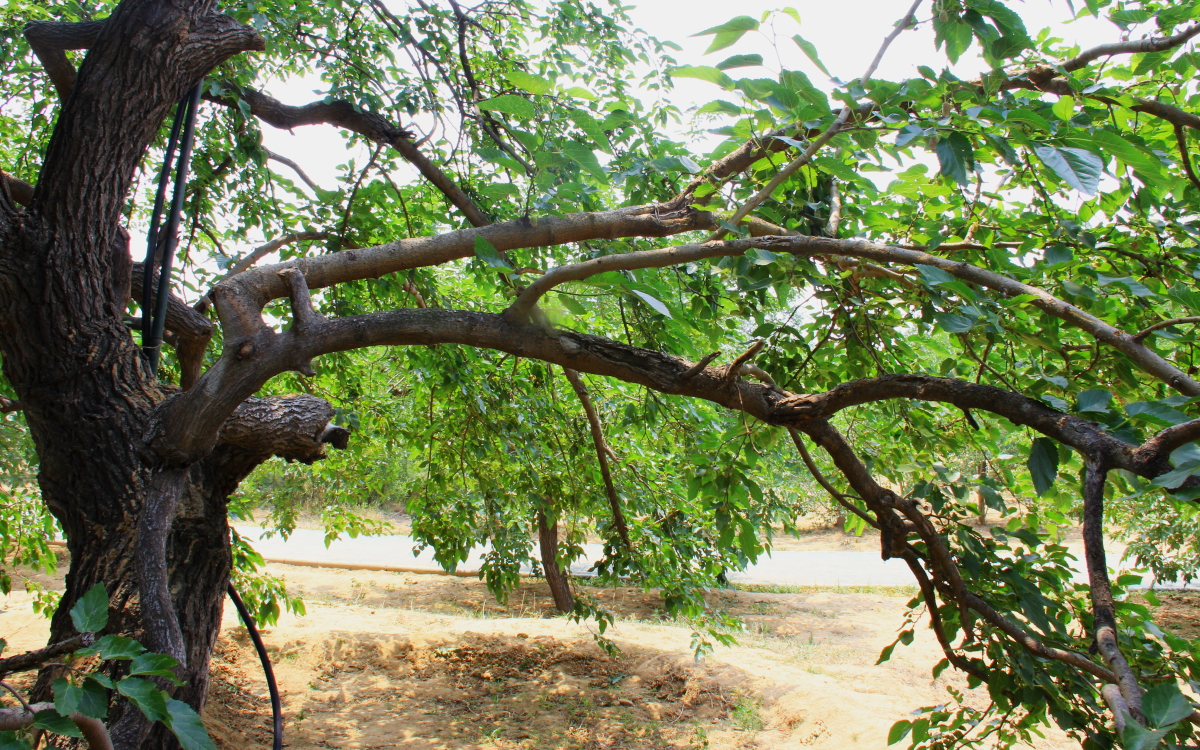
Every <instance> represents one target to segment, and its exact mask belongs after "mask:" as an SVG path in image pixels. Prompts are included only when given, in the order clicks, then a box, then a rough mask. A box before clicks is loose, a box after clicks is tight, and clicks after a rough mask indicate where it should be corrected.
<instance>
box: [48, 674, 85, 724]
mask: <svg viewBox="0 0 1200 750" xmlns="http://www.w3.org/2000/svg"><path fill="white" fill-rule="evenodd" d="M50 689H51V690H52V691H53V692H54V710H55V711H58V713H60V714H61V715H63V716H70V715H71V714H73V713H75V707H76V706H78V705H79V698H80V696H82V695H83V690H82V689H81V688H79V687H77V686H75V685H72V684H71V683H70V682H69V681H68V680H67V679H66V678H65V677H59V678H58V679H56V680H54V682H52V683H50Z"/></svg>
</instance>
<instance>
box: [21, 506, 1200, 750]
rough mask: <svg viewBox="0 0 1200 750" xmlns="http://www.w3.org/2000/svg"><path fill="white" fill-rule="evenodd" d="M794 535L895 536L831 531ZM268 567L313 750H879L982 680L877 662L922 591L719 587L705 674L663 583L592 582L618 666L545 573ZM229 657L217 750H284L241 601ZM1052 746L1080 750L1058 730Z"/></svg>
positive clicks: (218, 670) (287, 684)
mask: <svg viewBox="0 0 1200 750" xmlns="http://www.w3.org/2000/svg"><path fill="white" fill-rule="evenodd" d="M778 541H780V542H782V543H781V544H779V546H780V547H784V548H789V549H855V548H858V547H860V546H862V545H868V544H870V545H874V544H876V543H877V542H875V541H874V540H869V539H862V540H860V539H857V538H854V537H849V536H847V535H845V534H842V533H841V532H840V531H834V530H828V529H824V530H822V529H813V530H811V531H809V532H808V533H806V534H804V535H802V536H800V537H798V538H797V537H792V538H787V539H785V540H778ZM1066 541H1067V543H1068V544H1069V545H1070V544H1071V543H1072V542H1073V541H1075V540H1074V539H1072V538H1070V536H1068V539H1067V540H1066ZM64 569H65V565H64ZM268 572H270V573H272V574H274V575H278V576H281V577H283V578H284V579H286V581H287V583H288V586H289V588H290V589H291V590H293V591H295V592H297V593H300V594H302V595H303V596H304V598H305V601H306V604H307V608H308V614H307V615H306V616H304V617H296V616H293V615H288V614H285V615H284V616H283V617H281V618H280V621H279V624H278V625H277V626H275V627H271V628H267V629H266V630H264V631H263V637H264V640H265V641H266V643H267V647H268V650H269V651H270V653H271V656H272V659H273V661H274V662H275V668H276V672H277V674H278V677H279V682H280V685H281V688H282V692H283V702H284V712H285V715H286V717H287V724H286V745H285V746H286V747H288V748H293V749H295V750H315V749H316V748H364V749H365V748H414V749H429V750H432V749H433V748H439V749H443V748H444V749H446V750H465V749H467V748H513V749H515V748H522V749H528V750H533V749H534V748H537V749H538V750H541V749H542V748H546V749H547V750H550V749H559V748H561V749H563V750H566V749H567V748H572V749H578V750H585V749H586V750H601V749H609V748H611V749H614V750H615V749H617V748H622V749H623V748H839V749H840V748H850V749H852V748H872V749H875V748H884V747H886V743H887V740H886V736H887V732H888V730H889V728H890V727H891V725H892V724H893V723H894V722H895V721H897V720H898V719H901V718H904V717H905V716H907V715H908V714H909V713H910V712H911V711H913V710H914V709H916V708H919V707H920V706H926V705H934V704H938V703H943V702H945V701H946V699H947V696H946V691H945V687H946V686H947V685H948V684H954V685H956V686H958V687H963V684H964V683H963V681H962V680H960V679H959V678H958V677H957V676H956V675H955V674H954V673H953V671H952V670H947V672H945V673H944V674H943V675H942V677H941V678H940V679H938V680H933V679H931V677H930V669H931V667H932V666H933V665H934V664H935V663H936V662H937V661H938V660H939V659H940V658H941V653H940V651H939V650H938V648H937V645H936V642H935V641H934V639H933V637H932V634H931V633H930V632H929V631H928V630H927V629H925V628H918V636H917V638H916V640H915V641H914V643H913V644H912V645H911V646H908V647H900V648H898V649H897V650H896V652H895V654H894V655H893V657H892V659H891V661H889V662H887V663H885V664H882V665H876V664H875V661H876V659H877V657H878V654H879V652H880V650H881V649H882V648H883V647H884V646H885V645H887V644H888V643H890V642H891V641H892V640H893V639H894V638H895V635H896V632H897V631H898V630H899V629H900V626H901V623H902V620H903V616H904V612H905V604H906V602H907V601H908V599H909V598H910V597H911V596H912V595H913V594H914V593H915V589H913V590H898V589H883V588H858V589H855V588H845V589H838V590H830V589H826V590H819V589H804V590H797V592H795V593H765V592H761V591H724V592H717V593H714V594H713V595H712V597H711V599H710V605H712V606H714V607H719V608H722V609H725V610H727V611H729V612H730V613H732V614H735V615H737V616H738V617H739V618H741V619H742V620H743V621H744V622H746V624H747V627H748V632H747V633H745V634H743V635H742V636H740V638H739V644H738V645H736V646H734V647H731V648H726V647H717V649H716V653H715V654H714V655H713V656H712V657H709V658H707V659H704V660H702V661H701V662H700V663H697V662H696V661H695V660H694V659H693V657H692V653H693V651H692V644H691V639H692V631H691V630H690V628H688V627H686V625H684V624H681V623H678V622H674V621H670V620H668V619H667V618H665V616H664V614H663V612H662V610H661V606H660V604H661V602H660V599H659V597H658V595H657V593H654V592H644V591H641V590H639V589H635V588H604V589H601V588H584V589H582V591H583V592H585V593H586V594H587V595H590V596H592V597H593V598H594V599H595V600H596V601H597V603H599V604H600V605H602V606H604V607H607V608H609V609H611V610H613V611H614V612H615V613H616V616H617V623H616V625H615V626H614V628H612V629H610V630H609V631H608V633H607V635H608V636H610V637H611V638H612V640H613V642H614V643H615V644H617V645H618V646H619V647H620V653H619V654H617V655H615V656H612V655H608V654H606V653H604V652H603V651H602V650H601V649H600V648H598V647H597V645H596V644H595V642H594V639H593V637H592V635H593V634H592V630H591V629H590V628H589V627H587V626H584V625H579V624H575V623H571V622H570V621H568V620H566V619H564V618H562V617H559V616H557V615H556V613H555V612H554V611H553V609H552V607H551V606H550V600H549V593H548V591H547V589H546V587H545V585H544V584H542V583H540V582H537V581H526V582H524V584H523V585H522V586H521V588H520V590H518V591H517V592H516V593H515V594H514V595H513V596H512V598H511V599H510V601H509V602H508V603H507V604H506V605H500V604H497V603H496V601H495V599H494V598H493V597H492V596H491V594H490V593H488V591H487V589H486V588H485V587H484V585H483V584H482V582H480V581H477V580H474V579H468V578H458V577H450V576H438V575H416V574H410V573H391V572H374V571H363V570H354V571H351V570H336V569H328V568H308V567H296V566H288V565H277V564H272V565H269V566H268ZM43 580H45V579H43ZM45 583H47V584H48V585H50V586H51V587H52V588H60V587H61V582H60V581H54V580H45ZM1160 597H1161V598H1162V600H1163V607H1162V608H1161V609H1160V610H1159V612H1160V618H1159V619H1160V622H1161V623H1162V624H1163V625H1165V626H1167V627H1171V628H1173V629H1175V630H1177V631H1179V632H1180V633H1181V634H1183V635H1188V636H1192V637H1195V636H1197V635H1200V625H1198V621H1197V618H1196V613H1197V612H1198V611H1200V598H1198V597H1197V595H1196V594H1187V593H1183V594H1174V593H1163V594H1160ZM0 609H2V610H3V611H0V637H3V638H5V639H7V640H8V643H9V651H8V653H13V652H15V651H21V650H25V649H29V648H36V647H38V646H40V645H43V644H44V643H45V639H46V633H47V623H48V621H47V620H46V619H45V618H44V617H42V616H39V615H34V614H33V613H32V612H31V611H30V609H29V597H28V595H26V594H24V593H23V592H14V593H13V594H11V595H10V596H8V597H6V598H0ZM212 666H213V675H214V679H213V688H212V693H211V697H210V701H209V705H208V708H207V709H206V711H205V720H206V722H207V724H208V726H209V729H210V731H211V733H212V735H213V738H214V740H215V741H216V742H217V744H218V746H219V747H220V748H222V750H249V749H251V748H267V747H270V704H269V701H268V699H267V691H266V686H265V683H264V680H263V677H262V672H261V669H260V667H259V664H258V660H257V657H256V656H255V653H254V651H253V649H252V648H251V646H250V643H249V639H248V637H247V634H246V630H245V628H243V627H242V626H241V623H240V622H239V621H238V620H237V617H236V613H235V612H234V611H233V608H232V607H231V606H228V607H227V608H226V612H225V619H224V622H223V626H222V633H221V637H220V640H219V642H218V647H217V650H216V653H215V655H214V659H213V665H212ZM977 698H978V699H979V700H982V698H981V697H978V696H977ZM1038 747H1039V748H1048V749H1050V750H1054V749H1056V748H1069V747H1076V745H1074V744H1073V743H1071V742H1069V741H1068V740H1067V739H1066V738H1065V737H1062V736H1052V737H1048V738H1047V739H1046V740H1045V741H1042V742H1039V743H1038Z"/></svg>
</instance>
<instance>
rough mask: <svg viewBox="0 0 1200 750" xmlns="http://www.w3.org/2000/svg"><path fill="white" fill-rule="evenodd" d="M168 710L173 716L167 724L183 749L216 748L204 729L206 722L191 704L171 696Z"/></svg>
mask: <svg viewBox="0 0 1200 750" xmlns="http://www.w3.org/2000/svg"><path fill="white" fill-rule="evenodd" d="M167 712H168V713H169V714H170V717H171V718H170V721H169V722H168V723H167V726H169V727H170V728H171V732H172V733H173V734H174V735H175V738H176V739H177V740H179V744H180V745H181V746H183V750H216V747H215V746H214V745H213V742H212V740H211V739H209V737H208V732H207V731H206V730H205V729H204V722H202V721H201V720H200V715H199V714H197V713H196V712H195V711H194V710H192V707H191V706H189V705H188V704H186V703H184V702H183V701H177V700H175V699H174V698H171V699H168V700H167Z"/></svg>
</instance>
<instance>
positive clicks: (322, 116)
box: [204, 86, 489, 226]
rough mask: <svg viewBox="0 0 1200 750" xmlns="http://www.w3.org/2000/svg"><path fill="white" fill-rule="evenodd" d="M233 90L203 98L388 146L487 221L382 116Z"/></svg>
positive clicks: (286, 125)
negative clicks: (242, 104) (233, 94)
mask: <svg viewBox="0 0 1200 750" xmlns="http://www.w3.org/2000/svg"><path fill="white" fill-rule="evenodd" d="M227 88H229V89H230V90H232V91H234V92H236V94H237V96H236V97H231V96H211V95H205V97H204V98H205V99H206V100H208V101H210V102H213V103H215V104H221V105H223V106H226V107H236V106H237V102H238V100H239V99H240V100H241V101H244V102H246V103H247V104H248V105H250V114H252V115H254V116H255V117H257V118H258V119H260V120H262V121H263V122H265V123H267V124H268V125H271V126H273V127H276V128H280V129H282V130H291V129H292V128H295V127H299V126H301V125H320V124H328V125H336V126H337V127H341V128H345V129H347V130H350V131H352V132H355V133H358V134H359V135H362V136H365V137H366V138H368V139H370V140H372V141H374V142H375V143H379V144H383V145H387V146H391V147H392V148H394V149H396V150H397V151H399V152H400V154H401V155H402V156H403V157H404V158H405V159H407V160H408V161H409V163H411V164H412V165H413V166H415V167H416V168H417V170H418V171H419V172H420V173H421V174H422V176H424V177H425V179H427V180H429V181H430V182H431V183H433V186H434V187H436V188H437V189H438V190H440V191H441V192H442V194H443V195H445V196H446V199H447V200H449V201H450V202H451V203H452V204H454V205H455V206H456V207H457V208H458V209H459V210H460V211H462V213H463V215H464V216H465V217H467V220H468V221H470V222H471V223H472V224H474V225H475V226H481V225H483V224H487V223H489V222H488V218H487V215H486V214H484V213H483V211H482V210H481V209H480V208H479V206H477V205H475V201H473V200H471V198H470V197H469V196H468V195H467V194H466V193H464V192H463V191H462V189H461V188H459V187H458V185H456V184H454V181H453V180H451V179H450V178H449V177H447V176H446V173H445V172H443V171H442V170H441V169H439V168H438V167H437V166H436V165H435V164H434V163H433V162H431V161H429V158H428V157H426V156H425V155H424V154H423V153H421V151H420V150H419V149H418V148H417V147H416V145H415V144H414V143H413V142H412V140H411V138H412V133H411V131H409V130H406V129H405V128H402V127H398V126H396V125H393V124H392V123H390V122H388V121H387V120H386V119H385V118H384V117H383V116H382V115H378V114H376V113H374V112H363V111H360V110H357V109H355V108H354V105H352V104H351V103H350V102H347V101H342V100H337V101H333V102H325V101H319V102H311V103H309V104H304V105H300V106H290V105H287V104H284V103H282V102H280V101H279V100H278V99H275V98H273V97H271V96H268V95H267V94H264V93H262V92H261V91H256V90H255V89H252V88H249V87H245V86H243V87H240V88H239V87H235V86H228V87H227Z"/></svg>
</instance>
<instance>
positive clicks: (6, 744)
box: [0, 732, 30, 750]
mask: <svg viewBox="0 0 1200 750" xmlns="http://www.w3.org/2000/svg"><path fill="white" fill-rule="evenodd" d="M29 748H30V745H29V742H28V741H27V740H25V739H23V738H21V737H17V734H16V732H0V750H29Z"/></svg>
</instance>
